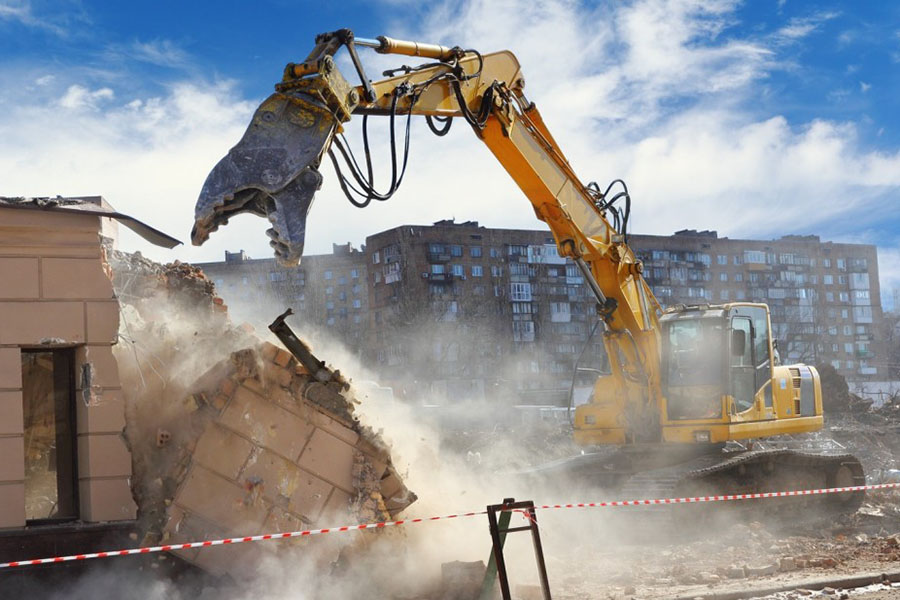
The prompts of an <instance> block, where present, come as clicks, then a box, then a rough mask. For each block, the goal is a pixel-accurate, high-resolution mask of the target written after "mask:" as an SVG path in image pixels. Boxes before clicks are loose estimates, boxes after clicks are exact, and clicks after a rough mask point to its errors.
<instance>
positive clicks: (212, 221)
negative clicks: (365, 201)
mask: <svg viewBox="0 0 900 600" xmlns="http://www.w3.org/2000/svg"><path fill="white" fill-rule="evenodd" d="M336 124H337V123H336V121H335V119H334V117H333V116H332V114H331V113H330V112H329V111H328V110H326V109H324V107H320V106H319V105H318V104H317V103H316V102H315V101H314V100H312V99H310V98H308V97H303V96H302V95H297V96H292V95H286V94H281V93H276V94H273V95H271V96H269V97H268V98H267V99H266V100H265V101H264V102H263V103H262V104H261V105H260V106H259V108H257V109H256V113H255V114H254V115H253V120H252V121H251V122H250V126H249V127H248V128H247V131H246V132H245V133H244V137H242V138H241V141H239V142H238V143H237V145H236V146H235V147H234V148H232V149H231V150H230V151H229V152H228V154H227V155H226V156H225V157H224V158H223V159H222V160H220V161H219V163H218V164H217V165H216V166H215V168H214V169H213V170H212V171H211V172H210V174H209V176H208V177H207V178H206V182H205V183H204V184H203V189H202V190H201V192H200V197H199V198H198V199H197V205H196V207H195V209H194V228H193V230H192V232H191V241H192V243H193V244H194V245H195V246H199V245H201V244H203V243H204V242H205V241H206V240H207V239H209V235H210V233H212V232H213V231H216V230H217V229H218V228H219V226H220V225H226V224H227V223H228V219H229V218H231V217H232V216H233V215H236V214H238V213H252V214H255V215H258V216H261V217H262V216H264V217H266V218H268V220H269V222H270V223H271V224H272V227H271V228H270V229H269V230H268V231H266V234H267V235H268V236H269V237H270V238H271V241H270V242H269V245H270V246H272V248H274V249H275V257H276V258H277V260H278V262H279V263H281V264H283V265H285V266H291V265H296V264H297V263H298V262H299V261H300V256H301V255H302V254H303V242H304V239H305V234H306V215H307V213H308V211H309V207H310V205H311V204H312V201H313V198H314V196H315V193H316V191H317V190H318V189H319V187H320V186H321V184H322V175H321V174H320V173H319V171H318V166H319V163H320V162H321V159H322V156H323V154H324V153H325V151H326V150H327V148H328V147H329V145H330V144H331V139H332V136H333V134H334V131H335V127H336Z"/></svg>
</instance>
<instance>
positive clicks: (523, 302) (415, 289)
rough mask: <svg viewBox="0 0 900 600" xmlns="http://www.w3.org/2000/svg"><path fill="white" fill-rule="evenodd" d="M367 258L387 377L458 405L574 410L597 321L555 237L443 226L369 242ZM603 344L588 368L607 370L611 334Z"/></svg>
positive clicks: (374, 339) (374, 330) (400, 231)
mask: <svg viewBox="0 0 900 600" xmlns="http://www.w3.org/2000/svg"><path fill="white" fill-rule="evenodd" d="M366 254H367V255H368V256H369V261H368V262H369V264H368V268H369V271H370V273H369V284H370V286H371V296H370V313H371V314H370V321H369V332H368V347H369V349H370V352H369V359H370V360H372V361H373V362H374V363H375V364H377V365H378V368H379V371H380V372H383V373H385V375H386V377H388V378H390V379H391V380H393V381H401V380H403V379H404V377H405V378H406V380H407V382H406V383H407V385H408V384H409V383H415V382H419V381H429V382H430V384H431V387H432V389H433V390H434V391H435V392H438V393H440V394H441V395H443V396H444V397H446V398H448V399H454V398H472V397H476V398H480V397H487V398H493V399H506V400H508V401H511V402H519V403H537V404H548V403H549V404H565V403H566V402H567V401H568V395H569V390H570V388H571V386H572V383H573V373H574V372H575V363H576V359H577V358H578V356H579V355H580V354H581V351H582V349H583V347H584V345H585V343H586V342H587V340H588V334H589V332H590V331H591V329H592V327H593V324H594V323H595V322H596V320H597V317H596V310H595V308H594V302H593V299H592V298H591V297H589V296H588V290H587V288H586V286H585V285H584V282H583V279H582V277H581V273H580V272H578V270H577V267H576V266H575V265H574V263H572V262H571V261H567V260H566V259H563V258H561V257H560V256H559V255H558V254H557V251H556V245H555V244H554V242H553V239H552V237H551V236H550V233H549V232H547V231H524V230H513V229H488V228H486V227H482V226H479V224H478V223H477V222H472V221H469V222H464V223H455V222H454V221H452V220H448V221H439V222H437V223H435V224H434V225H433V226H425V227H423V226H416V225H412V226H410V225H407V226H402V227H396V228H394V229H389V230H387V231H383V232H381V233H378V234H375V235H372V236H369V237H368V238H367V239H366ZM592 343H593V344H594V347H592V348H591V349H590V351H589V352H586V353H585V355H584V356H583V357H582V358H583V361H582V365H581V366H583V367H585V368H594V369H596V368H599V367H600V366H601V364H602V362H603V361H602V358H601V356H602V352H601V351H600V345H601V343H600V340H599V337H598V338H597V339H596V340H592ZM594 376H595V375H594ZM594 376H591V375H588V374H587V373H581V375H580V377H579V378H578V379H579V381H576V382H575V383H576V384H578V383H580V384H586V383H587V382H588V381H590V380H592V379H593V377H594ZM411 377H412V378H413V380H414V381H413V382H409V381H408V380H409V379H410V378H411ZM415 389H420V388H418V387H416V388H415Z"/></svg>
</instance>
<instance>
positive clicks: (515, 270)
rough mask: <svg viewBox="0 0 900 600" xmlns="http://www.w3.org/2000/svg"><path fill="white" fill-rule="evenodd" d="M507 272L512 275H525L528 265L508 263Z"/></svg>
mask: <svg viewBox="0 0 900 600" xmlns="http://www.w3.org/2000/svg"><path fill="white" fill-rule="evenodd" d="M509 274H510V275H513V276H516V275H518V276H527V275H528V265H527V264H525V263H512V264H511V265H509Z"/></svg>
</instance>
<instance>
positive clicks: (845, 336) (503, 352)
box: [200, 220, 884, 404]
mask: <svg viewBox="0 0 900 600" xmlns="http://www.w3.org/2000/svg"><path fill="white" fill-rule="evenodd" d="M628 242H629V244H630V245H631V247H632V248H633V249H634V250H635V252H636V254H637V255H638V257H639V258H640V259H641V260H643V261H644V266H645V268H644V275H645V277H646V279H647V281H648V283H649V284H650V286H651V287H652V289H653V291H654V293H655V294H656V296H657V298H658V299H659V301H660V302H661V304H663V306H672V305H675V304H680V303H684V304H702V303H711V304H714V303H721V302H728V301H735V300H746V301H754V302H766V303H767V304H769V306H770V307H771V312H772V324H773V328H774V330H775V337H776V338H777V339H778V340H779V348H780V352H781V354H782V356H783V357H784V358H785V359H786V360H791V361H797V360H799V361H805V362H808V363H813V364H820V363H822V362H826V361H827V362H831V363H832V364H833V365H834V366H835V367H836V368H838V370H839V371H840V372H841V373H842V374H844V375H846V376H847V377H848V378H849V379H852V380H863V379H878V378H879V377H882V378H883V375H884V373H882V371H884V369H883V363H884V361H883V360H879V356H880V353H881V352H882V350H881V346H880V343H879V342H878V341H876V338H875V333H876V332H877V331H879V327H880V323H881V319H882V312H881V305H880V299H879V287H878V265H877V256H876V251H875V247H874V246H866V245H858V244H835V243H831V242H824V243H823V242H821V241H820V240H819V238H818V237H816V236H786V237H783V238H780V239H778V240H771V241H759V240H731V239H728V238H719V237H718V236H717V234H716V232H713V231H701V232H697V231H693V230H685V231H680V232H678V233H676V234H675V235H673V236H650V235H630V236H629V238H628ZM200 266H202V267H203V269H204V270H205V271H206V272H207V274H208V275H209V276H210V277H211V278H212V279H213V280H214V281H215V282H216V284H217V287H218V288H219V293H220V294H221V295H222V296H223V297H224V298H225V299H226V301H228V303H229V304H231V305H233V306H234V305H237V308H239V309H240V308H241V305H242V303H249V305H250V306H252V307H253V308H254V309H258V307H259V306H260V305H261V303H262V302H265V301H273V300H274V301H277V302H280V303H281V304H282V306H283V305H290V306H293V307H294V309H295V311H296V312H297V313H298V314H299V315H300V316H301V318H303V319H306V321H307V322H308V323H311V324H315V325H318V326H323V327H326V328H328V329H330V330H332V331H334V332H335V335H336V337H338V338H339V339H341V340H343V341H344V342H345V343H347V344H349V345H350V346H352V347H353V348H355V349H357V351H358V352H359V354H360V355H361V356H362V357H363V358H364V359H365V360H366V362H368V364H370V365H371V366H372V367H373V369H374V370H376V371H377V372H378V374H379V377H380V378H381V380H382V383H384V384H387V385H391V386H392V387H394V389H395V391H397V393H398V394H399V395H404V391H405V393H406V395H408V396H410V397H412V396H413V395H414V394H413V393H412V390H415V391H416V394H421V391H422V390H423V389H425V390H428V391H433V392H436V393H437V395H440V396H443V397H445V398H448V399H456V398H473V397H474V398H479V397H485V398H490V399H500V398H506V399H508V400H509V401H514V402H523V403H525V402H532V403H560V404H564V403H565V402H566V401H568V396H569V392H570V387H571V386H572V383H573V373H575V372H576V366H578V367H580V368H582V369H585V370H582V371H578V376H577V377H575V378H574V379H575V383H576V386H580V387H582V388H584V387H585V386H588V385H589V383H590V382H591V381H592V380H593V378H594V377H596V374H597V370H598V369H601V368H602V367H603V365H604V363H605V356H604V351H603V347H602V343H601V340H600V337H599V334H598V335H594V336H592V332H594V326H595V324H596V322H597V316H596V310H595V302H594V299H593V296H592V295H591V294H590V291H589V290H588V288H587V286H586V285H585V284H584V281H583V279H582V276H581V273H580V272H579V271H578V269H577V267H576V266H575V265H574V264H573V263H572V262H571V261H568V260H566V259H564V258H561V257H560V256H559V255H558V253H557V251H556V246H555V244H554V242H553V239H552V237H551V236H550V233H549V232H548V231H531V230H515V229H489V228H485V227H481V226H479V224H478V223H477V222H471V221H470V222H465V223H455V222H454V221H452V220H450V221H439V222H437V223H435V224H434V225H432V226H422V225H404V226H401V227H395V228H393V229H389V230H386V231H382V232H380V233H376V234H374V235H371V236H369V237H368V238H367V239H366V244H365V246H364V247H363V248H362V249H361V250H355V249H353V248H352V247H351V246H350V245H349V244H346V245H343V246H337V245H335V246H334V249H333V253H332V254H330V255H319V256H308V257H304V258H303V261H302V262H301V265H300V266H299V267H296V268H292V269H284V268H281V267H279V266H277V265H276V263H275V262H274V260H272V259H263V260H251V259H249V258H248V257H247V256H246V255H245V254H244V253H243V252H241V253H234V254H232V253H226V262H225V263H208V264H205V265H200ZM278 310H280V308H278ZM273 312H274V311H269V313H273ZM266 318H268V313H267V317H266ZM591 369H592V370H591Z"/></svg>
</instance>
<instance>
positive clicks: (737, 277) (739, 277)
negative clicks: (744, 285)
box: [734, 273, 744, 283]
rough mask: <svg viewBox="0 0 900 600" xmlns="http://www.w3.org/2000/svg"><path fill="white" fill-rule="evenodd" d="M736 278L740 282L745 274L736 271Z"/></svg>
mask: <svg viewBox="0 0 900 600" xmlns="http://www.w3.org/2000/svg"><path fill="white" fill-rule="evenodd" d="M734 280H735V281H736V282H738V283H740V282H742V281H744V274H743V273H735V274H734Z"/></svg>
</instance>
